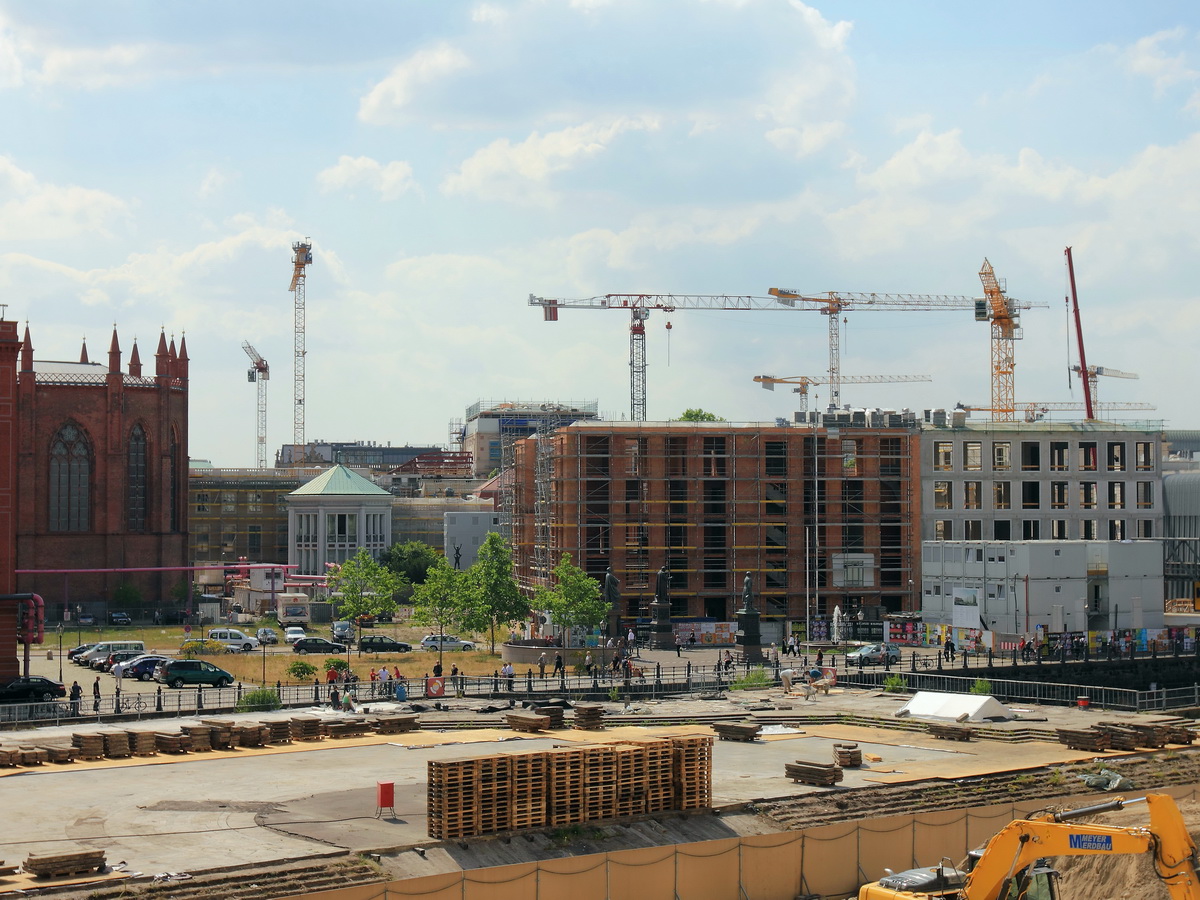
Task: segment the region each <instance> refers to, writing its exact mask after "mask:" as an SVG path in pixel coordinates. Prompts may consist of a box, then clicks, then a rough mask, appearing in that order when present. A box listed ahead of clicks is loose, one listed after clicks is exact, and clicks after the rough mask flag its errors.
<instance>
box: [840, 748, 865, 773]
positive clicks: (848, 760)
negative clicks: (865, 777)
mask: <svg viewBox="0 0 1200 900" xmlns="http://www.w3.org/2000/svg"><path fill="white" fill-rule="evenodd" d="M833 762H834V765H837V766H841V767H842V768H843V769H857V768H858V767H859V766H861V765H862V751H861V750H859V749H858V744H834V745H833Z"/></svg>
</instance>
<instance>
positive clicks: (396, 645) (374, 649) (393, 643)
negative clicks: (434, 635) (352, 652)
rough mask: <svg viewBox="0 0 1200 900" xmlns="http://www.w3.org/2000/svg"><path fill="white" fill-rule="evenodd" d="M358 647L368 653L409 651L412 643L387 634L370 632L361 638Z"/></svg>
mask: <svg viewBox="0 0 1200 900" xmlns="http://www.w3.org/2000/svg"><path fill="white" fill-rule="evenodd" d="M358 649H359V650H362V651H365V652H367V653H408V652H409V651H411V650H412V644H406V643H405V642H404V641H398V640H396V639H395V638H390V637H388V636H387V635H386V634H368V635H364V636H363V637H361V638H359V641H358Z"/></svg>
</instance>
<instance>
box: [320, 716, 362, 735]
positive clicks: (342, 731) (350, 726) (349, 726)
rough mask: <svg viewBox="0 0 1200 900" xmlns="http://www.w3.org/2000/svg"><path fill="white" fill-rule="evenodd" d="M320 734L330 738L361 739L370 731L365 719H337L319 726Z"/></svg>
mask: <svg viewBox="0 0 1200 900" xmlns="http://www.w3.org/2000/svg"><path fill="white" fill-rule="evenodd" d="M321 730H322V733H323V734H325V735H326V736H328V737H331V738H348V737H361V736H362V735H364V734H366V733H367V732H368V731H370V730H371V725H370V723H369V722H367V720H366V719H338V720H336V721H333V722H328V723H326V724H324V725H322V726H321Z"/></svg>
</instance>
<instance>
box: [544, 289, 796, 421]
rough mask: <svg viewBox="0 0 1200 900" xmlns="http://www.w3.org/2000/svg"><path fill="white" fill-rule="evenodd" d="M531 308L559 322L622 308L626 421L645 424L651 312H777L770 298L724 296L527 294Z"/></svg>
mask: <svg viewBox="0 0 1200 900" xmlns="http://www.w3.org/2000/svg"><path fill="white" fill-rule="evenodd" d="M529 305H530V306H540V307H541V308H542V318H543V319H544V320H545V321H547V322H557V321H558V311H559V310H560V309H624V310H627V311H628V312H629V410H630V416H629V418H630V419H631V420H632V421H634V422H644V421H646V319H648V318H649V317H650V311H651V310H652V309H657V310H660V311H662V312H668V313H670V312H675V310H677V309H737V310H768V311H776V312H778V311H780V309H781V307H780V306H779V303H778V302H777V301H776V300H775V298H773V297H752V296H748V295H740V296H739V295H726V294H604V295H603V296H599V297H585V298H583V299H579V300H564V299H560V298H553V297H535V296H534V295H533V294H530V295H529Z"/></svg>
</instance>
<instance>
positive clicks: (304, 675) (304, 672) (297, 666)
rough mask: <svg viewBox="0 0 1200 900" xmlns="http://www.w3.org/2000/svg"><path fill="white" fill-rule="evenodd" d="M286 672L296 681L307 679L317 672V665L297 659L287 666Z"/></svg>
mask: <svg viewBox="0 0 1200 900" xmlns="http://www.w3.org/2000/svg"><path fill="white" fill-rule="evenodd" d="M287 673H288V675H290V676H292V678H295V679H296V680H297V681H308V679H310V678H312V677H313V676H314V675H316V674H317V667H316V666H314V665H313V664H312V663H307V662H305V661H304V660H302V659H298V660H296V661H295V662H293V663H292V664H291V665H290V666H288V667H287Z"/></svg>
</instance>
